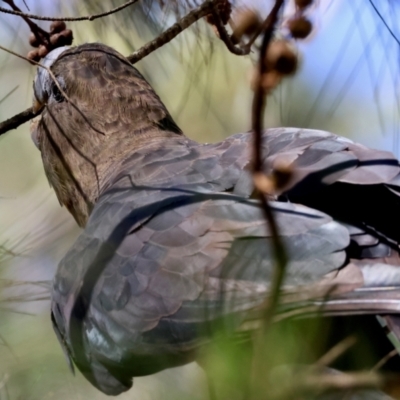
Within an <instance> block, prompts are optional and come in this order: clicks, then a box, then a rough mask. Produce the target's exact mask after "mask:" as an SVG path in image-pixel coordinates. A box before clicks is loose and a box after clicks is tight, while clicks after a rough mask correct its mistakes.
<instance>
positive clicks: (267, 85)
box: [260, 71, 283, 93]
mask: <svg viewBox="0 0 400 400" xmlns="http://www.w3.org/2000/svg"><path fill="white" fill-rule="evenodd" d="M282 78H283V75H282V74H280V73H279V72H278V71H268V72H266V73H264V74H263V75H262V77H261V82H260V85H261V87H262V88H263V90H264V91H265V92H266V93H271V92H272V91H273V90H274V89H275V88H276V87H277V86H278V85H279V84H280V83H281V81H282Z"/></svg>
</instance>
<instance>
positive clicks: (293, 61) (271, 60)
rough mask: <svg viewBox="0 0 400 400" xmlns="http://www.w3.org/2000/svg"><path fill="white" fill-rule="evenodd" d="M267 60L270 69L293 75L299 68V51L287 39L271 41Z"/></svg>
mask: <svg viewBox="0 0 400 400" xmlns="http://www.w3.org/2000/svg"><path fill="white" fill-rule="evenodd" d="M265 62H266V66H267V69H268V70H269V71H273V70H275V71H277V72H278V73H280V74H283V75H291V74H293V73H294V72H296V69H297V65H298V57H297V52H296V50H295V48H294V47H293V46H292V45H291V44H290V42H288V41H287V40H283V39H277V40H274V41H273V42H271V43H270V45H269V47H268V50H267V54H266V58H265Z"/></svg>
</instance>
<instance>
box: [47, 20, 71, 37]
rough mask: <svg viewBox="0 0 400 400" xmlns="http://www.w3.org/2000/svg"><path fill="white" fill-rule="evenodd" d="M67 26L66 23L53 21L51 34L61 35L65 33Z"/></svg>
mask: <svg viewBox="0 0 400 400" xmlns="http://www.w3.org/2000/svg"><path fill="white" fill-rule="evenodd" d="M66 27H67V25H65V22H64V21H53V22H52V23H51V25H50V34H53V33H60V32H61V31H63V30H64V29H65V28H66Z"/></svg>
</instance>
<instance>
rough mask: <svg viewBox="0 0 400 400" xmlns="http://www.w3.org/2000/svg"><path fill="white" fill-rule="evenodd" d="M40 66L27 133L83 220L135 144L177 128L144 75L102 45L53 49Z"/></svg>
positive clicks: (52, 180) (178, 132) (48, 172)
mask: <svg viewBox="0 0 400 400" xmlns="http://www.w3.org/2000/svg"><path fill="white" fill-rule="evenodd" d="M43 65H44V66H45V67H46V68H42V67H39V68H38V72H37V75H36V78H35V81H34V86H33V89H34V98H33V107H34V108H35V109H36V110H39V109H42V108H43V112H42V113H41V115H40V117H39V118H38V119H37V120H36V121H35V122H33V123H32V125H31V134H32V138H33V141H34V142H35V144H36V146H37V147H38V148H39V150H40V151H41V154H42V159H43V165H44V169H45V172H46V175H47V177H48V179H49V182H50V184H51V185H52V186H53V188H54V190H55V192H56V194H57V197H58V199H59V201H60V203H61V204H63V205H65V206H66V207H67V208H68V210H69V211H70V212H71V213H72V215H73V216H74V218H75V219H76V221H77V222H78V224H79V225H80V226H84V225H85V223H86V221H87V218H88V216H89V214H90V212H91V210H92V208H93V206H94V204H95V202H96V200H97V198H98V197H99V195H100V194H101V193H102V191H103V189H104V187H106V186H107V185H108V184H109V183H110V179H111V178H112V176H114V175H115V173H116V172H118V169H119V168H120V166H121V164H122V162H123V161H124V160H125V159H126V158H127V157H129V156H130V155H131V154H132V153H133V152H134V151H135V149H137V148H138V146H144V145H149V144H151V143H152V142H157V141H158V142H160V140H166V139H167V138H169V137H174V136H176V135H182V132H181V130H180V129H179V128H178V127H177V125H176V124H175V123H174V121H173V120H172V118H171V116H170V115H169V113H168V111H167V109H166V108H165V106H164V104H163V103H162V102H161V100H160V98H159V97H158V96H157V94H156V93H155V92H154V91H153V89H152V88H151V86H150V85H149V84H148V83H147V81H146V80H145V79H144V78H143V76H142V75H141V74H140V73H139V72H138V71H137V70H136V69H135V68H134V67H133V66H132V65H131V64H130V63H129V61H128V60H127V59H126V58H125V57H124V56H122V55H121V54H119V53H118V52H117V51H115V50H114V49H112V48H110V47H108V46H105V45H103V44H99V43H92V44H84V45H81V46H77V47H62V48H58V49H56V50H53V51H52V52H50V53H49V54H48V55H47V57H46V58H45V59H44V61H43ZM49 70H50V71H51V72H49ZM56 81H57V82H56Z"/></svg>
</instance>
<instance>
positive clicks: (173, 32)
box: [127, 0, 213, 64]
mask: <svg viewBox="0 0 400 400" xmlns="http://www.w3.org/2000/svg"><path fill="white" fill-rule="evenodd" d="M212 9H213V1H212V0H208V1H205V2H204V3H203V4H202V5H201V6H199V7H197V8H195V9H194V10H192V11H190V12H189V13H188V14H187V15H185V16H184V17H183V18H181V19H180V20H179V21H178V22H177V23H175V24H174V25H172V26H171V27H170V28H168V29H167V30H166V31H165V32H163V33H162V34H161V35H159V36H157V37H156V38H155V39H154V40H152V41H151V42H149V43H147V44H145V45H144V46H143V47H141V48H140V49H139V50H137V51H135V52H134V53H133V54H131V55H130V56H128V57H127V59H128V60H129V62H131V63H132V64H135V63H137V62H138V61H140V60H141V59H142V58H144V57H146V56H147V55H149V54H150V53H152V52H153V51H155V50H157V49H159V48H160V47H162V46H164V45H165V44H167V43H169V42H170V41H171V40H172V39H174V38H175V37H176V36H178V35H179V34H180V33H181V32H183V31H184V30H185V29H187V28H188V27H189V26H191V25H192V24H194V23H195V22H197V21H198V20H199V19H201V18H203V17H204V16H206V15H208V14H210V12H211V11H212Z"/></svg>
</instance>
